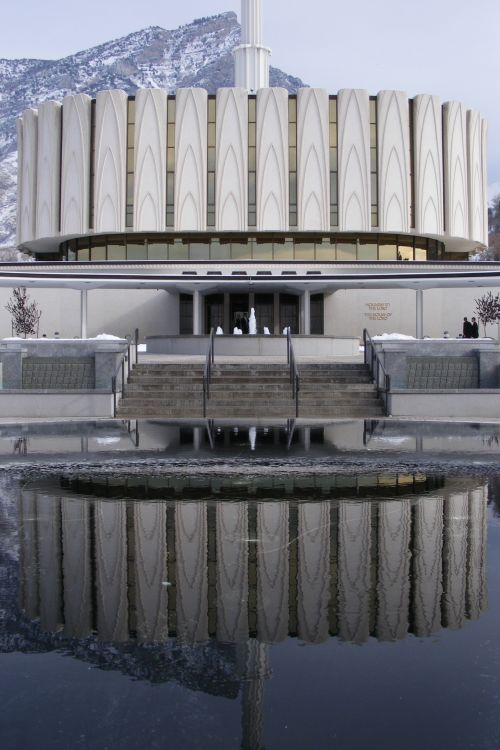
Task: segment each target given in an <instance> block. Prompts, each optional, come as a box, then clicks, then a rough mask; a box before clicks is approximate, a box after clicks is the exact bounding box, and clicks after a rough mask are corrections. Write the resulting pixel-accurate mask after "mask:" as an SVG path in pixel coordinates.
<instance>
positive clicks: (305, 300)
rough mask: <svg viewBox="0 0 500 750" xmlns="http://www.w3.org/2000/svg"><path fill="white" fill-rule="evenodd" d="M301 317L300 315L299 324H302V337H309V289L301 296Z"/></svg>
mask: <svg viewBox="0 0 500 750" xmlns="http://www.w3.org/2000/svg"><path fill="white" fill-rule="evenodd" d="M301 302H302V315H301V319H302V320H301V322H302V333H303V334H304V336H310V335H311V292H310V291H309V289H306V291H305V292H304V294H303V295H302V299H301Z"/></svg>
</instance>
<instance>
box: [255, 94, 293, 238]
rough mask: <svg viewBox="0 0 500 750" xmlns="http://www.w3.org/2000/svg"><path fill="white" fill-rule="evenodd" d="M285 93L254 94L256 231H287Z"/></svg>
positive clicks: (286, 99) (286, 121) (286, 98)
mask: <svg viewBox="0 0 500 750" xmlns="http://www.w3.org/2000/svg"><path fill="white" fill-rule="evenodd" d="M288 194H289V185H288V92H287V91H286V89H279V88H273V89H260V91H258V93H257V228H258V230H259V231H287V230H288V226H289V222H288V214H289V212H288Z"/></svg>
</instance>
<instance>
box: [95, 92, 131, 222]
mask: <svg viewBox="0 0 500 750" xmlns="http://www.w3.org/2000/svg"><path fill="white" fill-rule="evenodd" d="M127 104H128V98H127V95H126V93H125V92H124V91H119V90H115V91H101V92H99V93H98V94H97V97H96V128H95V167H94V175H95V176H94V180H95V184H94V228H95V231H96V232H124V231H125V210H126V194H127Z"/></svg>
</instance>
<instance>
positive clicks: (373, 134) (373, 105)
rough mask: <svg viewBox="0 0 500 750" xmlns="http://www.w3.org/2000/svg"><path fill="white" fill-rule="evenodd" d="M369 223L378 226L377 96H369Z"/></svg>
mask: <svg viewBox="0 0 500 750" xmlns="http://www.w3.org/2000/svg"><path fill="white" fill-rule="evenodd" d="M370 173H371V196H372V198H371V225H372V227H378V149H377V97H370Z"/></svg>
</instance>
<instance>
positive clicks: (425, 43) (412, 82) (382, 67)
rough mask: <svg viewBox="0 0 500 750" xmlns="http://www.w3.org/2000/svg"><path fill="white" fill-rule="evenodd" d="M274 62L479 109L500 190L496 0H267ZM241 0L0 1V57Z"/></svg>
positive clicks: (169, 23) (82, 44) (43, 52)
mask: <svg viewBox="0 0 500 750" xmlns="http://www.w3.org/2000/svg"><path fill="white" fill-rule="evenodd" d="M263 4H264V18H265V32H264V34H265V42H266V44H268V46H270V47H271V48H272V50H273V65H275V66H277V67H279V68H282V69H283V70H285V71H286V72H287V73H291V74H294V75H297V76H299V77H300V78H302V80H303V81H305V82H306V83H308V84H310V85H311V86H323V87H325V88H327V89H329V91H330V92H332V93H333V92H335V91H337V90H338V89H339V88H351V87H352V88H354V87H356V88H367V89H369V91H370V93H371V94H375V93H377V91H379V90H380V89H403V90H405V91H407V92H408V94H409V95H410V96H414V95H415V94H420V93H429V94H436V95H438V96H440V97H441V98H442V99H443V101H447V100H450V99H458V100H460V101H463V102H464V103H465V104H466V106H467V107H468V108H472V109H478V110H480V111H481V112H482V114H483V115H484V116H485V117H486V118H487V119H488V122H489V136H490V138H489V170H490V173H489V182H490V185H491V190H492V191H493V192H494V191H496V192H500V83H499V79H500V0H474V1H473V2H465V0H416V1H415V0H414V1H413V2H409V0H378V1H377V0H354V1H353V0H348V1H347V2H346V1H345V0H344V1H339V0H305V2H304V3H299V2H297V1H296V0H295V2H291V0H263ZM240 5H241V3H240V0H182V2H178V0H176V1H175V2H173V0H166V2H165V0H164V1H163V2H160V0H139V1H138V2H133V0H132V2H127V0H85V2H84V3H71V2H68V0H44V2H40V0H23V2H22V3H13V2H9V3H8V4H7V3H6V4H4V7H3V8H2V32H3V33H2V46H1V47H0V57H9V58H22V57H39V58H51V59H55V58H60V57H64V56H65V55H69V54H72V53H73V52H77V51H79V50H82V49H87V48H88V47H91V46H93V45H96V44H99V43H101V42H106V41H109V40H111V39H114V38H116V37H119V36H123V35H125V34H127V33H130V32H132V31H138V30H139V29H142V28H145V27H146V26H153V25H154V26H162V27H163V28H166V29H173V28H176V27H177V26H179V25H181V24H184V23H189V22H190V21H192V20H193V19H194V18H199V17H200V16H207V15H213V14H215V13H219V12H223V11H227V10H235V11H236V12H237V13H238V15H239V14H240Z"/></svg>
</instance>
